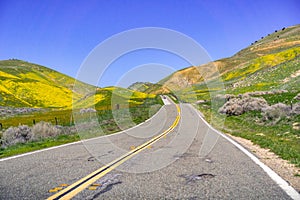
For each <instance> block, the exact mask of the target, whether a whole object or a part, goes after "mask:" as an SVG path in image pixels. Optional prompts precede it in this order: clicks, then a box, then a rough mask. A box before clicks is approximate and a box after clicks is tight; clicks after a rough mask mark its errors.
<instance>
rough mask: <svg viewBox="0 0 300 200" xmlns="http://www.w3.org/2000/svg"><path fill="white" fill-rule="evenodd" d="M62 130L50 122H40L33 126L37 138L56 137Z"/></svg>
mask: <svg viewBox="0 0 300 200" xmlns="http://www.w3.org/2000/svg"><path fill="white" fill-rule="evenodd" d="M61 132H62V131H61V130H60V129H59V128H57V127H56V126H53V125H52V124H51V123H48V122H43V121H41V122H39V123H37V124H35V125H34V126H33V127H32V133H33V135H34V138H35V139H41V138H48V137H55V136H57V135H59V134H60V133H61Z"/></svg>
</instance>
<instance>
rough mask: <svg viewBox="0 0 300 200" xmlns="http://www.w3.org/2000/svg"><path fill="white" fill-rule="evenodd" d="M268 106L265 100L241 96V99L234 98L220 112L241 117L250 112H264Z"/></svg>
mask: <svg viewBox="0 0 300 200" xmlns="http://www.w3.org/2000/svg"><path fill="white" fill-rule="evenodd" d="M267 106H268V103H267V101H266V100H265V99H263V98H253V97H249V96H247V95H241V98H232V99H230V100H229V101H227V102H226V103H225V104H224V105H223V106H222V107H221V108H220V109H219V112H220V113H223V114H227V115H241V114H243V113H245V112H248V111H262V110H263V109H264V108H266V107H267Z"/></svg>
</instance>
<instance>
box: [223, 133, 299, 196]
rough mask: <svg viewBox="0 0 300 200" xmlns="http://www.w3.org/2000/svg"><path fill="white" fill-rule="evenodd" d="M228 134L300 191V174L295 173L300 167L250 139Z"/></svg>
mask: <svg viewBox="0 0 300 200" xmlns="http://www.w3.org/2000/svg"><path fill="white" fill-rule="evenodd" d="M226 134H227V135H228V136H229V137H231V138H232V139H233V140H235V141H236V142H238V143H239V144H240V145H242V146H243V147H245V148H246V149H247V150H248V151H250V152H251V153H253V154H254V155H255V156H256V157H257V158H258V159H259V160H260V161H261V162H262V163H264V164H265V165H267V166H268V167H270V168H271V169H272V170H274V171H275V172H276V173H277V174H278V175H280V176H281V177H282V178H283V179H285V180H286V181H287V182H288V183H289V184H290V185H291V186H292V187H293V188H295V189H296V190H297V191H298V192H299V193H300V176H295V174H300V168H298V167H296V166H295V165H294V164H291V163H289V162H288V161H287V160H284V159H282V158H280V157H279V156H277V155H276V154H274V153H273V152H271V151H270V150H269V149H264V148H261V147H260V146H258V145H256V144H253V142H252V141H250V140H247V139H244V138H240V137H237V136H233V135H230V134H228V133H226Z"/></svg>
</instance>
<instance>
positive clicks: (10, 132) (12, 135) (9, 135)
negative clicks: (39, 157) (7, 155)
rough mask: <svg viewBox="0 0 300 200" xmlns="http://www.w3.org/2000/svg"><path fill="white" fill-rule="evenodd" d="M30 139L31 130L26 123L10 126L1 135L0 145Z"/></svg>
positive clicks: (31, 137) (23, 141)
mask: <svg viewBox="0 0 300 200" xmlns="http://www.w3.org/2000/svg"><path fill="white" fill-rule="evenodd" d="M32 139H33V134H32V131H31V129H30V128H29V127H28V126H27V125H21V126H18V127H10V128H8V129H7V130H6V131H4V133H3V135H2V146H3V147H7V146H11V145H14V144H17V143H25V142H27V141H30V140H32Z"/></svg>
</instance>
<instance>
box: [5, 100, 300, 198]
mask: <svg viewBox="0 0 300 200" xmlns="http://www.w3.org/2000/svg"><path fill="white" fill-rule="evenodd" d="M163 100H164V103H165V105H164V106H163V107H162V108H161V109H160V110H159V112H158V113H156V114H155V115H154V116H153V117H152V118H151V119H150V120H147V121H146V122H145V123H143V124H141V125H138V126H136V127H134V128H131V129H129V130H125V131H122V132H120V133H118V134H113V135H109V136H103V137H99V138H94V139H90V140H86V141H81V142H76V143H72V144H67V145H62V146H59V147H55V148H50V149H47V150H42V151H37V152H34V153H29V154H25V155H21V156H16V157H12V158H7V159H2V160H0V199H3V200H4V199H5V200H6V199H70V198H72V199H300V195H299V193H297V192H296V191H295V190H294V189H293V188H291V187H290V186H288V185H287V183H286V182H284V181H283V180H282V179H281V178H280V177H279V178H278V175H277V174H275V173H274V172H273V171H271V170H270V169H269V168H267V167H266V166H264V165H263V164H262V165H261V164H260V163H259V161H255V157H254V156H253V155H252V157H251V155H250V153H249V152H247V151H246V150H245V149H243V148H242V150H241V148H239V145H235V144H234V142H232V141H231V140H230V139H229V140H228V137H226V136H224V137H223V135H222V134H220V133H219V132H217V131H215V130H214V129H212V128H211V127H210V126H209V125H208V124H207V123H206V122H205V121H204V120H203V119H202V118H201V117H200V114H199V112H198V111H197V110H196V109H194V108H193V107H192V106H191V105H189V104H180V105H176V104H174V103H173V102H172V101H171V100H170V99H169V98H165V99H164V98H163ZM207 134H211V135H212V138H217V137H218V140H216V143H212V144H213V148H212V150H211V151H209V153H208V154H207V155H204V156H201V154H199V151H200V149H201V148H203V146H204V147H205V144H204V142H203V141H206V140H205V137H206V136H207ZM219 136H220V137H219ZM211 142H214V139H213V141H211ZM249 155H250V156H249ZM278 179H279V180H278ZM282 181H283V182H282Z"/></svg>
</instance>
